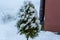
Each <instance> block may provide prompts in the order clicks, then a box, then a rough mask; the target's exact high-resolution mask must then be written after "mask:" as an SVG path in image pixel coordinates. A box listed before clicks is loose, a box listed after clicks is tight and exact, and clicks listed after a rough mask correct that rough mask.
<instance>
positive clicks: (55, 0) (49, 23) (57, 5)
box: [44, 0, 60, 32]
mask: <svg viewBox="0 0 60 40" xmlns="http://www.w3.org/2000/svg"><path fill="white" fill-rule="evenodd" d="M44 28H45V30H47V31H53V32H60V0H45V25H44Z"/></svg>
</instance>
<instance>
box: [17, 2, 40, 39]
mask: <svg viewBox="0 0 60 40" xmlns="http://www.w3.org/2000/svg"><path fill="white" fill-rule="evenodd" d="M19 13H20V20H19V21H18V22H17V28H18V30H19V33H20V34H25V36H26V38H27V40H28V38H29V37H30V38H34V37H36V36H37V35H38V32H39V30H40V28H41V27H40V21H39V19H38V17H37V14H38V13H37V12H36V9H35V7H34V5H33V4H32V3H31V2H30V1H29V2H25V3H24V6H23V7H22V8H21V9H20V12H19Z"/></svg>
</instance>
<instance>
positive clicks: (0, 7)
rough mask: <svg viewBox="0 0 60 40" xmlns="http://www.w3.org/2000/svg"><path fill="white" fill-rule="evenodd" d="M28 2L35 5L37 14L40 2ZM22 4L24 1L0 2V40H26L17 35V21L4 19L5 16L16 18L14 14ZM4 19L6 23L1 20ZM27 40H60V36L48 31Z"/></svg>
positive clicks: (38, 0) (8, 0)
mask: <svg viewBox="0 0 60 40" xmlns="http://www.w3.org/2000/svg"><path fill="white" fill-rule="evenodd" d="M25 1H26V0H25ZM30 1H31V2H32V3H33V4H34V5H35V7H36V9H37V12H38V13H39V7H40V0H30ZM23 2H24V0H0V40H26V38H25V36H24V35H19V34H18V30H17V28H16V23H17V20H14V19H12V20H8V18H7V19H6V15H7V14H9V15H10V16H12V17H13V18H14V17H15V18H16V17H17V14H16V13H17V12H18V11H19V9H20V7H21V6H22V5H23ZM38 15H39V14H38ZM4 17H5V20H6V22H4V21H3V20H2V19H3V18H4ZM7 21H8V22H7ZM29 40H60V35H56V34H54V33H52V32H48V31H46V32H45V31H41V32H39V35H38V36H37V37H36V38H34V39H31V38H29Z"/></svg>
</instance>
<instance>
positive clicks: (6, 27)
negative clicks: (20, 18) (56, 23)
mask: <svg viewBox="0 0 60 40" xmlns="http://www.w3.org/2000/svg"><path fill="white" fill-rule="evenodd" d="M16 22H17V21H16V20H15V21H11V22H9V23H6V24H3V23H2V24H0V40H26V38H25V36H24V35H19V34H18V30H17V28H16ZM29 40H60V35H56V34H54V33H52V32H49V31H40V32H39V35H38V36H37V37H35V38H34V39H31V38H29Z"/></svg>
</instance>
